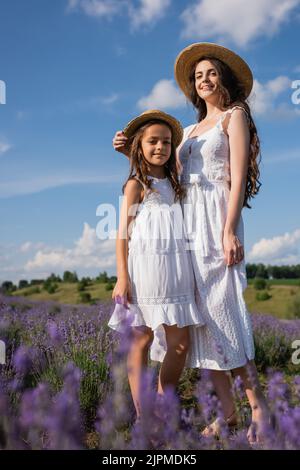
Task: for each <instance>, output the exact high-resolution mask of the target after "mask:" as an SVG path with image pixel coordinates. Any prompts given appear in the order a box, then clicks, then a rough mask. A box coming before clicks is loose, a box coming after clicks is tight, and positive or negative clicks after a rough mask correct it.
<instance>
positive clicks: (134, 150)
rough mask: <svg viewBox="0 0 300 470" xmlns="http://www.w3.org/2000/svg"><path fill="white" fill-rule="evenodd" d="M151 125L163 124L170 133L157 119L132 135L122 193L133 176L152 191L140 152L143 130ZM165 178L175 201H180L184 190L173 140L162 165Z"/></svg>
mask: <svg viewBox="0 0 300 470" xmlns="http://www.w3.org/2000/svg"><path fill="white" fill-rule="evenodd" d="M153 124H163V125H164V126H167V127H168V128H169V129H170V131H171V132H172V128H171V127H170V126H169V125H168V123H166V122H165V121H161V120H158V119H152V120H149V121H148V122H147V123H146V124H144V125H143V126H141V127H139V128H138V129H137V131H136V132H135V133H134V135H133V136H132V137H131V138H130V139H129V142H128V145H129V148H130V152H129V156H130V171H129V176H128V178H127V180H126V182H125V184H124V186H123V192H124V189H125V186H126V184H127V182H128V181H129V180H130V179H132V178H134V177H135V176H136V177H137V178H138V179H139V180H140V181H141V182H142V183H143V184H144V185H145V186H146V187H147V188H148V189H149V190H152V185H151V183H152V182H151V180H150V179H149V178H147V161H146V159H145V157H144V154H143V150H142V137H143V135H144V132H145V130H146V129H147V128H148V127H150V126H152V125H153ZM164 168H165V172H166V177H167V178H168V180H169V181H170V183H171V185H172V187H173V189H174V192H175V200H181V199H183V198H184V196H185V190H184V188H183V186H182V185H181V184H180V182H179V176H178V170H177V163H176V147H175V145H174V142H173V138H172V140H171V155H170V158H169V160H168V161H167V162H166V163H165V165H164Z"/></svg>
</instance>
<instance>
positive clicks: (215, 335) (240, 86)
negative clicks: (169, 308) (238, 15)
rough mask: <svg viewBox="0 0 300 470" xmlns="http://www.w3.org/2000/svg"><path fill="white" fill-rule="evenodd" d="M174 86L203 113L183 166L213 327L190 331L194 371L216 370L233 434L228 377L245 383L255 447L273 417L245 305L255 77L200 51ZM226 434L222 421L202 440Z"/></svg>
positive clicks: (219, 52) (199, 279) (118, 138)
mask: <svg viewBox="0 0 300 470" xmlns="http://www.w3.org/2000/svg"><path fill="white" fill-rule="evenodd" d="M175 78H176V80H177V82H178V85H179V87H180V88H181V89H182V91H183V92H184V94H185V96H186V97H187V98H188V99H189V100H190V101H191V102H192V103H193V105H194V107H195V108H196V110H197V111H198V122H197V123H195V124H193V125H191V126H188V127H187V128H185V129H184V138H183V142H182V144H181V146H180V148H179V159H180V166H181V171H182V174H181V182H182V183H183V185H184V187H185V189H186V197H185V200H184V219H185V226H186V231H187V236H188V237H189V242H190V249H191V257H192V265H193V270H194V275H195V279H196V291H197V304H198V307H199V310H200V311H201V313H202V314H203V315H204V318H205V321H206V324H207V325H206V327H205V328H201V329H193V328H191V329H190V334H191V338H190V340H191V344H190V353H189V362H188V364H187V365H189V366H191V367H201V368H206V369H211V374H212V380H213V382H214V386H215V389H216V392H217V394H218V396H219V399H220V401H221V404H222V407H223V413H224V417H225V420H226V422H227V424H228V425H229V426H234V425H235V424H236V421H237V417H236V411H235V407H234V401H233V397H232V395H231V383H230V377H229V374H228V373H229V371H232V373H233V374H234V375H240V376H241V378H242V379H243V382H244V387H245V390H246V393H247V396H248V399H249V402H250V406H251V409H252V422H251V425H250V428H249V431H248V439H249V442H250V443H255V442H257V441H259V440H260V439H261V437H262V429H263V424H264V423H265V422H266V421H268V420H269V413H268V407H267V404H266V401H265V399H264V396H263V394H262V391H261V387H260V384H259V380H258V377H257V371H256V368H255V365H254V362H253V359H254V346H253V336H252V328H251V322H250V318H249V314H248V312H247V308H246V305H245V302H244V299H243V290H244V288H245V287H246V273H245V263H244V249H243V221H242V217H241V210H242V208H243V207H245V206H246V207H250V206H249V200H250V199H251V198H252V197H253V196H255V195H256V194H257V192H258V190H259V186H260V183H259V181H258V178H259V169H258V163H257V157H258V155H259V151H260V146H259V138H258V135H257V131H256V127H255V124H254V122H253V119H252V116H251V112H250V109H249V106H248V104H247V103H246V98H247V97H248V96H249V94H250V92H251V89H252V84H253V77H252V73H251V70H250V69H249V67H248V65H247V64H246V63H245V61H244V60H243V59H241V58H240V57H239V56H238V55H237V54H235V53H234V52H233V51H231V50H229V49H226V48H224V47H222V46H219V45H217V44H211V43H196V44H192V45H190V46H188V47H187V48H185V49H184V50H183V51H182V52H181V53H180V54H179V55H178V57H177V59H176V62H175ZM125 143H126V136H124V135H123V134H122V133H120V132H117V133H116V135H115V138H114V141H113V144H114V147H115V149H116V150H118V151H121V152H123V153H125V154H126V148H125V146H124V145H125ZM219 432H220V422H219V421H218V420H216V421H215V422H213V423H212V424H211V425H210V426H208V427H207V428H206V429H205V430H204V432H203V434H204V435H206V436H207V435H217V434H219Z"/></svg>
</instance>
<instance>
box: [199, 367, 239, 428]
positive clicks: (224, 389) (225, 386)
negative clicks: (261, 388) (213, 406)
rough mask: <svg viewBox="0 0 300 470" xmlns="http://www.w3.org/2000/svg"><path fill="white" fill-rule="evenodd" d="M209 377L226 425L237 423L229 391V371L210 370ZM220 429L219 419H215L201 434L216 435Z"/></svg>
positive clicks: (231, 395)
mask: <svg viewBox="0 0 300 470" xmlns="http://www.w3.org/2000/svg"><path fill="white" fill-rule="evenodd" d="M210 377H211V380H212V383H213V386H214V389H215V392H216V394H217V397H218V399H219V400H220V402H221V406H222V411H223V415H224V419H225V422H226V423H227V424H228V426H235V425H236V424H237V416H236V409H235V403H234V397H233V394H232V391H231V379H230V372H228V371H225V370H210ZM220 431H221V425H220V420H219V419H216V420H215V421H213V422H212V423H211V424H209V425H208V426H206V428H205V429H204V430H203V431H202V435H203V436H205V437H208V436H218V435H219V434H220Z"/></svg>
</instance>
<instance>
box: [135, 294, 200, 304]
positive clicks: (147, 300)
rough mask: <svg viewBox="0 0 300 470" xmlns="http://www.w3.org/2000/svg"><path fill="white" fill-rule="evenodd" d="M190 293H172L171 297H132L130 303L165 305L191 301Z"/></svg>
mask: <svg viewBox="0 0 300 470" xmlns="http://www.w3.org/2000/svg"><path fill="white" fill-rule="evenodd" d="M191 296H192V294H184V295H172V296H171V297H132V302H131V303H132V304H140V305H143V304H144V305H166V304H185V303H191Z"/></svg>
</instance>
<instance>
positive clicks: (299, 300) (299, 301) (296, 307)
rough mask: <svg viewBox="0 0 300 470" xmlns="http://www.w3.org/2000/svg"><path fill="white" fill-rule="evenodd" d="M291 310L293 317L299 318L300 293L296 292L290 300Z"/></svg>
mask: <svg viewBox="0 0 300 470" xmlns="http://www.w3.org/2000/svg"><path fill="white" fill-rule="evenodd" d="M291 311H292V314H293V315H294V317H296V318H300V294H297V295H296V297H295V298H294V299H293V301H292V306H291Z"/></svg>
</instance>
